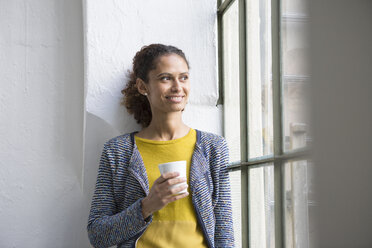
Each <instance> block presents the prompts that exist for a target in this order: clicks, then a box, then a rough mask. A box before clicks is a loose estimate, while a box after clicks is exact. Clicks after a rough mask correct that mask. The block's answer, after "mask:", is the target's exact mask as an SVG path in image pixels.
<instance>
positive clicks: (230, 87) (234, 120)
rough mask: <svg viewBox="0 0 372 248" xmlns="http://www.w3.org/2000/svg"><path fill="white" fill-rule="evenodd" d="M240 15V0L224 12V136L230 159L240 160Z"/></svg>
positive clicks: (232, 160) (233, 160)
mask: <svg viewBox="0 0 372 248" xmlns="http://www.w3.org/2000/svg"><path fill="white" fill-rule="evenodd" d="M238 24H239V15H238V1H235V2H234V3H233V5H231V6H230V8H229V9H228V10H227V11H226V12H225V13H224V15H223V17H222V28H223V82H224V136H225V138H226V140H227V143H228V144H229V150H230V161H231V162H236V161H240V107H239V104H240V100H239V99H240V97H239V96H240V95H239V33H238V31H239V25H238Z"/></svg>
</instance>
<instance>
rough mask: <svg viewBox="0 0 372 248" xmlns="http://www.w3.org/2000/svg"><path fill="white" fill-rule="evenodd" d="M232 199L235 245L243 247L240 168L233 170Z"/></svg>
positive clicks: (231, 173)
mask: <svg viewBox="0 0 372 248" xmlns="http://www.w3.org/2000/svg"><path fill="white" fill-rule="evenodd" d="M229 174H230V184H231V200H232V208H233V222H234V237H235V247H242V220H241V216H242V214H241V213H242V208H241V204H242V197H241V196H242V194H241V175H240V174H241V173H240V170H236V171H231V172H230V173H229Z"/></svg>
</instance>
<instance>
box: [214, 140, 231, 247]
mask: <svg viewBox="0 0 372 248" xmlns="http://www.w3.org/2000/svg"><path fill="white" fill-rule="evenodd" d="M214 161H215V165H214V166H217V167H219V174H218V177H219V179H218V180H219V184H218V201H217V203H216V206H215V208H214V214H215V217H216V226H215V237H214V242H215V247H224V248H227V247H234V231H233V222H232V206H231V191H230V180H229V172H228V169H227V167H228V163H229V152H228V147H227V143H226V141H225V139H223V138H222V140H221V142H219V147H218V150H217V152H216V153H215V160H214Z"/></svg>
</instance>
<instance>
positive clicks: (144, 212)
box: [141, 197, 152, 220]
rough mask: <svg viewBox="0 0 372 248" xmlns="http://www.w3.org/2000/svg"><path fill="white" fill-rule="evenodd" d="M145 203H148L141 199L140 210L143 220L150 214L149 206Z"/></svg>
mask: <svg viewBox="0 0 372 248" xmlns="http://www.w3.org/2000/svg"><path fill="white" fill-rule="evenodd" d="M147 203H148V199H147V197H145V198H143V199H142V201H141V208H142V216H143V219H144V220H145V219H147V218H148V217H149V216H150V215H151V214H152V212H151V210H150V209H148V208H149V206H150V205H149V204H147Z"/></svg>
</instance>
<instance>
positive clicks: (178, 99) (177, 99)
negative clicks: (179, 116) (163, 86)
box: [165, 96, 184, 103]
mask: <svg viewBox="0 0 372 248" xmlns="http://www.w3.org/2000/svg"><path fill="white" fill-rule="evenodd" d="M165 98H166V99H168V100H170V101H171V102H176V103H178V102H181V101H182V99H183V98H184V96H166V97H165Z"/></svg>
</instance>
